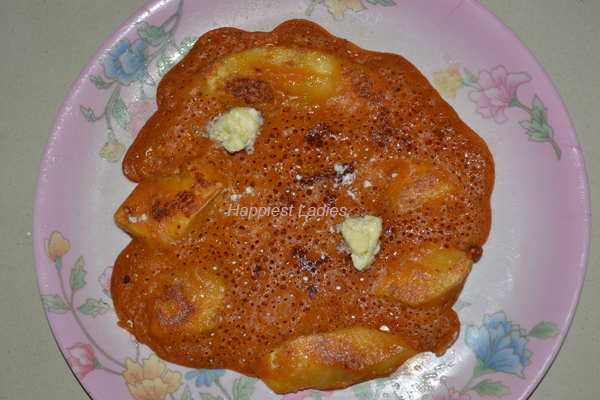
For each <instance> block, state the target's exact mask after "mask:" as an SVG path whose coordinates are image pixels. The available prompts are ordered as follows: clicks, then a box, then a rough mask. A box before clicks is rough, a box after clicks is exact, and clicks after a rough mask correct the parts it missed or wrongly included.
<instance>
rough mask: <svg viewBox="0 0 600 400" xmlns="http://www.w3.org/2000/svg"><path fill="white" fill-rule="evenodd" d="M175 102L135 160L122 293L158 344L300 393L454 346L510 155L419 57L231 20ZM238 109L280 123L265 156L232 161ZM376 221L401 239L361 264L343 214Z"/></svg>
mask: <svg viewBox="0 0 600 400" xmlns="http://www.w3.org/2000/svg"><path fill="white" fill-rule="evenodd" d="M157 101H158V107H159V108H158V111H157V112H156V113H155V114H154V115H153V116H152V117H151V118H150V120H149V121H148V122H147V124H146V125H145V127H144V128H143V129H142V131H141V132H140V134H139V136H138V137H137V138H136V140H135V142H134V143H133V145H132V146H131V148H130V149H129V151H128V153H127V155H126V157H125V159H124V162H123V171H124V173H125V175H126V176H127V177H128V178H129V179H130V180H132V181H134V182H140V184H139V185H138V186H137V188H136V189H135V190H134V192H133V193H132V194H131V196H130V197H129V198H128V199H127V200H126V201H125V202H124V203H123V205H122V206H121V207H120V208H119V210H118V211H117V214H116V215H115V218H116V221H117V224H118V225H119V226H120V227H121V228H123V229H124V230H125V231H126V232H128V233H129V234H130V235H131V236H132V239H133V240H132V241H131V243H130V244H129V246H127V248H125V249H124V250H123V252H122V253H121V254H120V255H119V257H118V259H117V261H116V263H115V269H114V272H113V276H112V286H111V292H112V296H113V299H114V303H115V309H116V311H117V315H118V317H119V319H120V321H119V325H120V326H122V327H123V328H125V329H127V330H128V331H129V332H131V333H132V334H133V335H135V336H136V338H137V339H138V340H139V341H140V342H141V343H145V344H147V345H148V346H150V348H151V349H152V350H154V351H155V352H156V353H157V354H158V355H159V356H160V357H161V358H162V359H164V360H167V361H171V362H174V363H177V364H181V365H184V366H187V367H192V368H227V369H231V370H235V371H239V372H241V373H243V374H246V375H250V376H258V377H260V378H262V379H263V380H264V381H265V382H266V383H267V384H268V385H269V386H270V387H271V388H272V389H273V390H275V391H277V392H280V393H282V392H290V391H297V390H300V389H304V388H308V387H312V388H318V389H331V388H341V387H346V386H348V385H351V384H355V383H358V382H361V381H364V380H368V379H373V378H376V377H380V376H387V375H389V374H391V373H392V372H393V371H394V370H395V369H396V368H397V367H398V366H399V365H401V364H402V363H403V362H404V361H405V360H406V359H407V358H409V357H411V356H413V355H414V354H417V353H419V352H425V351H432V352H434V353H436V354H438V355H441V354H443V353H444V352H445V351H446V350H447V349H448V347H450V346H451V345H452V344H453V343H454V342H455V340H456V339H457V337H458V334H459V329H460V323H459V320H458V317H457V315H456V313H455V312H454V311H453V310H452V308H451V306H452V305H453V304H454V302H455V301H456V299H457V297H458V295H459V294H460V292H461V290H462V288H463V285H464V283H465V280H466V278H467V275H468V273H469V271H470V270H471V267H472V264H473V261H477V259H478V258H479V257H480V256H481V246H483V244H484V243H485V241H486V240H487V237H488V234H489V230H490V224H491V210H490V196H491V192H492V187H493V182H494V163H493V160H492V156H491V154H490V152H489V149H488V148H487V146H486V144H485V142H484V141H483V140H482V139H481V138H480V137H479V136H478V135H477V134H476V133H475V132H473V131H472V130H471V129H470V128H469V127H468V126H467V125H466V124H464V123H463V122H462V121H461V120H460V119H459V117H458V115H457V114H456V112H455V111H454V110H453V109H452V108H451V107H450V106H449V105H448V104H447V103H446V102H445V101H443V100H442V98H441V97H440V95H439V94H438V93H437V91H436V90H435V89H434V88H433V87H432V86H431V85H430V84H429V83H428V81H427V80H426V78H425V77H423V75H421V73H420V72H419V71H418V70H417V69H416V68H415V67H414V66H413V65H411V64H410V63H409V62H408V61H406V60H405V59H404V58H403V57H401V56H399V55H395V54H387V53H376V52H371V51H367V50H363V49H360V48H359V47H357V46H355V45H353V44H352V43H350V42H348V41H346V40H344V39H340V38H337V37H334V36H332V35H330V34H329V33H327V32H326V31H325V30H323V29H322V28H321V27H319V26H317V25H315V24H314V23H311V22H308V21H305V20H292V21H288V22H285V23H283V24H281V25H280V26H278V27H277V28H276V29H275V30H273V31H272V32H266V33H265V32H245V31H241V30H238V29H234V28H222V29H217V30H214V31H211V32H208V33H206V34H205V35H203V36H202V37H201V38H200V39H199V40H198V41H197V43H196V44H195V46H194V47H193V49H192V50H191V51H190V53H189V54H188V55H187V56H186V57H185V58H184V59H183V60H182V61H181V62H180V63H179V64H177V65H176V66H175V67H174V68H173V70H172V71H171V72H169V73H168V74H167V75H166V76H165V77H164V78H163V80H162V81H161V82H160V84H159V87H158V94H157ZM233 107H252V108H254V109H256V110H259V111H260V112H261V115H262V118H263V123H262V126H261V129H260V132H259V135H258V137H257V138H256V141H255V143H254V145H253V148H250V149H245V150H241V151H237V152H234V153H230V152H228V151H227V150H225V149H224V148H223V147H222V146H221V145H219V143H216V142H215V141H213V140H211V139H210V138H209V137H208V135H207V130H208V125H209V124H210V123H211V121H213V120H214V119H215V118H216V117H218V116H219V115H222V114H224V113H226V112H227V111H228V110H230V109H232V108H233ZM325 206H326V207H327V209H328V210H330V211H328V212H327V213H326V215H324V213H325V211H324V210H325ZM252 207H256V208H257V209H258V208H260V207H263V208H265V209H266V207H270V209H269V210H270V211H269V214H262V215H260V214H258V212H257V213H255V215H252V212H250V211H249V210H250V209H251V208H252ZM311 207H313V211H312V215H310V214H311V211H310V209H311ZM244 208H246V209H247V210H248V211H249V212H248V213H247V214H246V215H244V213H243V209H244ZM275 208H277V209H278V210H279V212H278V213H277V215H273V214H274V213H272V211H273V210H274V209H275ZM334 208H335V209H337V210H338V212H337V213H335V215H333V214H334V213H332V212H331V210H333V209H334ZM284 209H285V210H287V211H288V212H285V213H284ZM319 210H320V211H319ZM343 210H344V212H342V211H343ZM319 212H320V214H319ZM257 214H258V215H257ZM284 214H289V215H284ZM309 215H310V216H309ZM366 215H371V216H377V217H380V218H381V219H382V221H383V233H382V235H381V243H380V251H379V253H378V254H377V255H376V257H375V261H374V262H373V264H372V265H370V266H369V267H368V268H366V269H364V270H362V271H360V270H358V269H356V268H355V267H354V266H353V263H352V260H351V257H350V254H349V253H348V250H347V248H345V244H344V240H343V238H342V235H341V234H340V233H339V226H340V224H341V223H342V222H344V220H345V219H346V218H347V217H348V216H350V217H363V216H366Z"/></svg>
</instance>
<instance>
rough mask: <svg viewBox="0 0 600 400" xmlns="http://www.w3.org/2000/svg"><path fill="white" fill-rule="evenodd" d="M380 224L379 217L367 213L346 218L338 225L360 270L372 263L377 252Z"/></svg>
mask: <svg viewBox="0 0 600 400" xmlns="http://www.w3.org/2000/svg"><path fill="white" fill-rule="evenodd" d="M382 225H383V220H382V219H381V218H379V217H373V216H371V215H367V216H365V217H363V218H346V220H345V221H344V223H342V225H341V226H340V231H341V232H342V236H343V237H344V240H345V241H346V243H347V244H348V247H350V253H351V256H352V263H353V264H354V267H356V269H358V270H361V271H362V270H363V269H365V268H366V267H368V266H369V265H371V263H373V260H374V259H375V255H376V254H377V253H378V252H379V247H380V241H379V237H380V236H381V231H382Z"/></svg>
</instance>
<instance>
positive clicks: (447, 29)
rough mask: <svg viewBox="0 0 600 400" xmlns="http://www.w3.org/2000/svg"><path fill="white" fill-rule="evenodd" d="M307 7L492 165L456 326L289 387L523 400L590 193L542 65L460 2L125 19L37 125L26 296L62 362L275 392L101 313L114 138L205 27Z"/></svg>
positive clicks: (124, 374)
mask: <svg viewBox="0 0 600 400" xmlns="http://www.w3.org/2000/svg"><path fill="white" fill-rule="evenodd" d="M291 18H307V19H309V20H311V21H314V22H316V23H318V24H320V25H322V26H323V27H324V28H326V29H327V30H329V31H330V32H331V33H333V34H334V35H336V36H341V37H343V38H346V39H348V40H350V41H352V42H354V43H356V44H357V45H359V46H361V47H363V48H365V49H369V50H376V51H385V52H393V53H398V54H401V55H403V56H404V57H406V58H407V59H408V60H409V61H411V62H412V63H413V64H415V65H416V66H417V68H419V69H420V70H421V72H422V73H423V74H424V75H425V76H426V77H427V78H428V79H429V80H430V81H431V83H432V84H433V85H434V86H436V88H437V89H438V90H439V91H440V92H441V93H442V95H443V96H445V98H446V100H447V101H448V102H449V103H450V104H451V105H452V106H453V107H454V108H455V109H456V110H457V111H458V113H459V114H460V116H461V118H462V119H463V120H464V121H465V122H466V123H467V124H469V125H470V126H471V127H472V128H473V129H474V130H475V131H476V132H478V133H479V134H480V135H481V136H482V137H483V138H484V139H485V141H486V142H487V143H488V145H489V147H490V149H491V151H492V153H493V155H494V158H495V161H496V171H497V176H496V186H495V189H494V194H493V197H492V208H493V225H492V231H491V234H490V237H489V240H488V242H487V244H486V245H485V247H484V249H485V252H484V257H483V258H482V260H481V261H480V262H479V263H477V264H476V265H475V267H474V269H473V272H472V273H471V275H470V276H469V279H468V282H467V285H466V286H465V289H464V291H463V293H462V295H461V297H460V299H459V301H458V303H457V304H456V306H455V309H456V310H457V311H458V314H459V317H460V320H461V321H462V329H461V335H460V337H459V339H458V341H457V342H456V343H455V345H454V346H453V347H452V348H451V349H450V350H449V351H448V352H447V353H446V354H445V355H444V356H443V357H439V358H438V357H435V356H433V355H432V354H428V353H426V354H422V355H420V356H417V357H415V358H413V359H411V360H410V361H409V362H408V363H407V364H405V365H404V366H403V367H402V368H400V369H399V370H398V371H397V372H396V373H395V374H394V375H393V376H392V377H391V378H386V379H378V380H376V381H372V382H367V383H363V384H360V385H357V386H354V387H351V388H348V389H346V390H342V391H335V392H313V391H304V392H300V393H296V394H288V395H286V396H283V397H284V398H285V399H286V400H291V399H294V400H299V399H304V398H311V399H321V398H323V397H330V398H332V399H360V400H371V399H372V400H374V399H379V398H382V397H385V398H390V399H411V400H412V399H420V398H426V399H435V400H442V399H443V400H450V399H452V400H475V399H479V398H482V397H484V396H486V395H492V396H497V397H502V398H503V399H524V398H526V397H527V396H528V395H529V394H530V393H531V392H532V390H533V389H534V387H535V386H536V384H537V383H538V382H539V381H540V380H541V378H542V376H543V375H544V373H545V372H546V370H547V368H548V367H549V365H550V364H551V363H552V360H553V359H554V357H555V356H556V353H557V352H558V350H559V348H560V346H561V343H562V342H563V339H564V337H565V334H566V332H567V329H568V327H569V324H570V323H571V319H572V317H573V313H574V311H575V307H576V304H577V300H578V298H579V293H580V290H581V286H582V282H583V278H584V274H585V268H586V263H587V257H588V247H589V241H590V203H589V191H588V186H587V178H586V172H585V166H584V162H583V157H582V153H581V149H580V148H579V143H578V140H577V136H576V134H575V131H574V129H573V125H572V123H571V121H570V119H569V116H568V114H567V111H566V109H565V107H564V105H563V104H562V102H561V99H560V97H559V95H558V93H557V92H556V89H555V88H554V86H553V85H552V83H551V82H550V80H549V78H548V76H547V75H546V73H545V72H544V70H543V69H542V68H541V66H540V65H539V64H538V62H537V61H536V60H535V58H534V57H533V56H532V54H531V53H530V52H529V51H528V50H527V48H526V47H525V46H524V45H523V44H522V43H521V42H520V41H519V39H518V38H517V37H516V36H515V35H514V34H513V33H512V32H511V31H510V30H509V29H508V28H507V27H506V26H505V25H503V24H502V23H501V22H500V21H499V20H498V19H497V18H496V17H494V16H493V15H492V14H491V13H490V12H489V11H487V10H486V9H485V8H484V7H482V6H481V5H480V4H478V3H476V2H475V1H471V0H460V1H447V0H421V1H410V0H395V2H392V1H390V0H313V1H312V2H311V0H303V1H294V2H292V1H277V0H270V1H269V2H265V1H258V0H251V1H249V0H220V1H216V0H204V1H191V0H183V2H180V1H179V0H167V1H162V0H161V1H158V0H157V1H152V2H150V3H149V4H148V5H146V6H145V7H144V8H142V9H141V10H140V11H138V12H137V13H136V14H135V15H134V16H132V17H131V18H130V19H129V20H128V21H127V22H126V23H125V24H124V25H123V26H122V27H121V28H120V29H119V30H118V31H117V32H116V33H115V34H113V36H111V37H110V38H109V39H108V40H107V41H106V43H105V44H104V46H103V47H102V48H101V49H100V50H98V52H97V53H96V54H95V55H94V57H93V58H92V60H91V61H90V62H89V63H88V64H87V66H86V67H85V69H84V70H83V72H82V73H81V75H80V76H79V77H78V79H77V81H76V82H75V84H74V85H73V87H72V89H71V91H70V93H69V95H68V96H67V98H66V100H65V102H64V104H63V105H62V108H61V110H60V113H59V115H58V117H57V118H56V121H55V123H54V126H53V127H52V131H51V133H50V136H49V138H48V143H47V145H46V150H45V155H44V157H43V160H42V163H41V167H40V172H39V178H38V185H37V192H36V201H35V216H34V235H35V236H34V243H35V244H34V247H35V249H34V250H35V261H36V268H37V276H38V281H39V287H40V292H41V297H42V301H43V303H44V305H45V308H46V311H47V316H48V320H49V322H50V325H51V326H52V329H53V331H54V335H55V336H56V340H57V342H58V344H59V346H60V349H61V351H62V352H63V354H64V356H65V358H66V360H67V362H68V363H69V365H70V366H71V368H72V369H73V372H74V373H75V374H76V375H77V377H78V378H79V380H80V381H81V383H82V384H83V386H84V387H85V389H86V391H87V392H89V393H90V394H91V396H92V397H93V398H94V399H107V400H113V399H128V398H134V399H165V398H167V399H177V400H180V399H181V400H185V399H191V398H195V399H199V398H201V399H203V400H206V399H235V400H249V399H254V400H257V399H261V400H262V399H279V398H281V397H282V396H279V395H276V394H274V393H273V392H271V391H270V390H269V389H268V388H267V387H266V386H265V385H264V384H263V383H262V382H261V381H259V380H256V379H251V378H248V377H244V376H241V375H239V374H237V373H234V372H231V371H224V370H192V369H188V368H183V367H179V366H177V365H173V364H169V363H164V362H162V361H160V360H159V359H158V358H157V357H156V356H155V355H153V353H152V352H151V350H150V349H149V348H147V347H146V346H143V345H139V344H138V343H136V341H135V339H133V338H132V337H131V336H130V335H129V334H128V333H127V332H126V331H125V330H123V329H121V328H118V327H117V325H116V322H117V317H116V314H115V312H114V309H113V304H112V301H111V297H110V291H109V282H110V275H111V271H112V267H111V265H112V264H113V262H114V260H115V258H116V256H117V255H118V253H119V252H120V251H121V250H122V249H123V248H124V247H125V246H126V245H127V243H128V242H129V237H128V236H127V235H125V234H124V233H123V232H122V231H120V230H119V229H118V228H117V227H116V226H115V224H114V222H113V213H114V212H115V210H116V209H117V207H118V206H119V205H120V204H121V202H122V201H123V200H124V199H125V198H126V196H127V195H128V194H129V193H130V192H131V190H132V189H133V187H134V184H133V183H131V182H129V181H127V179H125V177H124V176H123V174H122V172H121V160H122V157H123V153H124V151H125V150H126V149H127V147H128V146H129V145H130V144H131V143H132V141H133V140H134V138H135V136H136V134H137V132H138V131H139V130H140V128H141V127H142V125H143V124H144V122H145V121H146V120H147V119H148V117H149V116H150V115H151V114H152V113H153V112H154V111H155V110H156V101H155V96H156V85H157V84H158V82H159V81H160V79H161V77H162V76H163V75H164V74H165V73H166V72H167V71H168V70H169V69H170V68H171V67H172V66H173V64H174V63H175V62H177V61H178V60H179V59H181V57H183V55H184V54H185V53H186V52H187V51H188V50H189V49H190V47H191V45H192V44H193V42H194V40H195V39H196V38H197V37H199V36H201V35H202V34H203V33H205V32H207V31H209V30H211V29H214V28H217V27H224V26H233V27H237V28H241V29H244V30H262V31H270V30H272V29H273V28H275V27H276V26H277V25H278V24H279V23H281V22H283V21H285V20H288V19H291Z"/></svg>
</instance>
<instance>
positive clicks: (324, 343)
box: [306, 335, 365, 371]
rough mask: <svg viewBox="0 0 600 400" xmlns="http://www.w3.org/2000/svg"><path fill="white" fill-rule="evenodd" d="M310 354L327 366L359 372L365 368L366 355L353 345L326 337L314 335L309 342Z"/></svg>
mask: <svg viewBox="0 0 600 400" xmlns="http://www.w3.org/2000/svg"><path fill="white" fill-rule="evenodd" d="M308 343H309V345H308V346H307V347H306V348H307V349H308V353H309V354H310V356H311V357H314V359H315V360H317V361H320V362H322V363H323V364H325V365H336V364H337V365H342V366H343V367H344V368H346V369H350V370H354V371H358V370H360V369H361V367H362V366H363V364H364V362H365V360H364V358H363V357H364V354H363V353H362V352H361V351H358V350H357V349H356V346H354V344H353V343H351V342H349V341H346V340H340V339H338V338H336V337H331V336H326V335H314V336H313V337H311V338H310V339H309V340H308Z"/></svg>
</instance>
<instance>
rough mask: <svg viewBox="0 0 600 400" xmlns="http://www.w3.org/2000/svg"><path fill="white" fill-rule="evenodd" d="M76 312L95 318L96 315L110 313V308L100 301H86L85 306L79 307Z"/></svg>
mask: <svg viewBox="0 0 600 400" xmlns="http://www.w3.org/2000/svg"><path fill="white" fill-rule="evenodd" d="M78 310H79V311H81V312H82V313H84V314H87V315H91V316H92V317H94V318H96V316H97V315H98V314H104V313H105V312H107V311H110V310H111V307H110V305H108V303H105V302H103V301H102V300H94V299H87V301H86V302H85V304H84V305H82V306H81V307H79V308H78Z"/></svg>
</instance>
